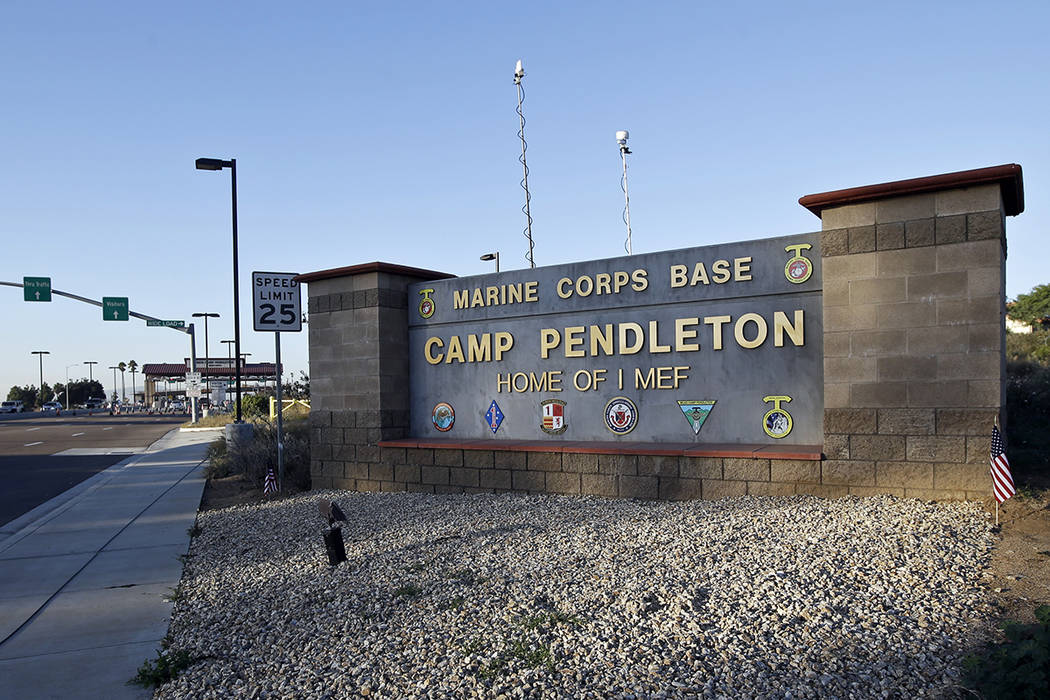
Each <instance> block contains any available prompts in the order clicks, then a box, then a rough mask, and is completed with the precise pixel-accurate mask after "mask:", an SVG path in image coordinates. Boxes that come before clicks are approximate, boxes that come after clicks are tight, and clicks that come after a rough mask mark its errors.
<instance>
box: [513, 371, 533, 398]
mask: <svg viewBox="0 0 1050 700" xmlns="http://www.w3.org/2000/svg"><path fill="white" fill-rule="evenodd" d="M518 379H521V380H522V381H524V382H525V383H524V384H522V385H521V388H520V389H519V388H518ZM513 387H514V391H516V392H518V393H519V394H521V393H523V392H526V391H528V390H529V376H528V375H527V374H525V373H524V372H515V373H514V380H513Z"/></svg>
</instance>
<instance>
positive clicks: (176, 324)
mask: <svg viewBox="0 0 1050 700" xmlns="http://www.w3.org/2000/svg"><path fill="white" fill-rule="evenodd" d="M146 325H147V326H163V327H165V328H185V327H186V322H185V321H161V320H160V319H158V318H151V319H148V320H147V321H146Z"/></svg>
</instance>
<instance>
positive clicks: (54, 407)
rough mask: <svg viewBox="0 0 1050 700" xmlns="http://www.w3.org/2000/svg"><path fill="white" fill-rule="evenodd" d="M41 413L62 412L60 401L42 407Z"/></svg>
mask: <svg viewBox="0 0 1050 700" xmlns="http://www.w3.org/2000/svg"><path fill="white" fill-rule="evenodd" d="M40 410H41V411H61V410H62V404H61V403H59V402H58V401H47V402H45V403H44V405H43V406H41V407H40Z"/></svg>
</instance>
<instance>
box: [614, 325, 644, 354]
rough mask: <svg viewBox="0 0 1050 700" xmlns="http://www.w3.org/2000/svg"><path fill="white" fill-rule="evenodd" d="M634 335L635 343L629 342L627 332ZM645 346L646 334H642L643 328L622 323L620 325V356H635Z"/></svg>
mask: <svg viewBox="0 0 1050 700" xmlns="http://www.w3.org/2000/svg"><path fill="white" fill-rule="evenodd" d="M628 331H630V332H632V333H634V342H632V343H628V342H627V332H628ZM643 345H645V334H644V333H643V332H642V327H641V326H639V325H638V324H637V323H621V324H620V354H621V355H635V354H637V353H638V351H640V350H641V349H642V346H643Z"/></svg>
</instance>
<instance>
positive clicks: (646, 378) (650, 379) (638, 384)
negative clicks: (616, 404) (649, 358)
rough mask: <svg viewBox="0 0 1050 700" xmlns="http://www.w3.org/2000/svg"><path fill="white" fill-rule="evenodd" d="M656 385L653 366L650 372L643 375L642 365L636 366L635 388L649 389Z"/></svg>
mask: <svg viewBox="0 0 1050 700" xmlns="http://www.w3.org/2000/svg"><path fill="white" fill-rule="evenodd" d="M650 385H652V386H653V387H655V386H656V377H655V373H654V371H653V368H652V367H650V368H649V373H648V374H645V375H643V374H642V368H641V367H635V368H634V388H635V389H649V388H651V387H650Z"/></svg>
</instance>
